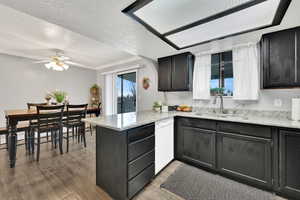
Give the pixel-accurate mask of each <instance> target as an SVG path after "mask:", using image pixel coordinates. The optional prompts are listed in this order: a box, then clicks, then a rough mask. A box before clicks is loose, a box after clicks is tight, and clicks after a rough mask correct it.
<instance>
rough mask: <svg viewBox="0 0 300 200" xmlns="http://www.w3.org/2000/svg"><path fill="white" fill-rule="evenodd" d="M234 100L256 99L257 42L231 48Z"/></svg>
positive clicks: (257, 87)
mask: <svg viewBox="0 0 300 200" xmlns="http://www.w3.org/2000/svg"><path fill="white" fill-rule="evenodd" d="M232 56H233V77H234V92H233V99H234V100H258V97H259V53H258V45H257V44H251V45H250V44H249V45H246V46H241V47H236V48H233V50H232Z"/></svg>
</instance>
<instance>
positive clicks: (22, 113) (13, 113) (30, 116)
mask: <svg viewBox="0 0 300 200" xmlns="http://www.w3.org/2000/svg"><path fill="white" fill-rule="evenodd" d="M69 112H72V111H69ZM100 112H101V108H99V107H97V106H95V107H92V106H89V107H88V108H87V114H95V115H96V117H98V116H99V115H100ZM4 113H5V118H6V120H7V130H8V141H7V142H8V152H9V165H10V167H11V168H14V167H15V165H16V154H17V125H18V123H19V122H22V121H30V120H37V119H38V114H37V111H36V110H34V109H33V110H28V109H19V110H5V111H4ZM63 115H64V116H66V115H67V110H66V109H65V110H64V111H63Z"/></svg>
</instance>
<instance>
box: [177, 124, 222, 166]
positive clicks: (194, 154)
mask: <svg viewBox="0 0 300 200" xmlns="http://www.w3.org/2000/svg"><path fill="white" fill-rule="evenodd" d="M179 131H180V134H182V139H183V140H182V144H181V145H182V159H184V160H185V161H188V162H191V163H193V164H195V165H199V166H202V167H207V168H211V169H213V168H215V155H216V154H215V141H216V132H215V131H211V130H203V129H199V128H192V127H185V126H183V127H181V128H180V130H179Z"/></svg>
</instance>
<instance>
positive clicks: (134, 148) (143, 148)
mask: <svg viewBox="0 0 300 200" xmlns="http://www.w3.org/2000/svg"><path fill="white" fill-rule="evenodd" d="M154 146H155V137H154V135H153V136H149V137H146V138H144V139H142V140H138V141H135V142H133V143H131V144H129V146H128V161H132V160H134V159H136V158H137V157H139V156H141V155H143V154H144V153H146V152H148V151H151V150H154Z"/></svg>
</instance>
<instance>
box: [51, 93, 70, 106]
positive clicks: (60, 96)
mask: <svg viewBox="0 0 300 200" xmlns="http://www.w3.org/2000/svg"><path fill="white" fill-rule="evenodd" d="M52 96H53V98H54V99H55V100H56V103H58V104H62V103H63V102H64V101H65V99H66V96H67V93H66V92H64V91H59V90H55V91H54V92H52Z"/></svg>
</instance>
